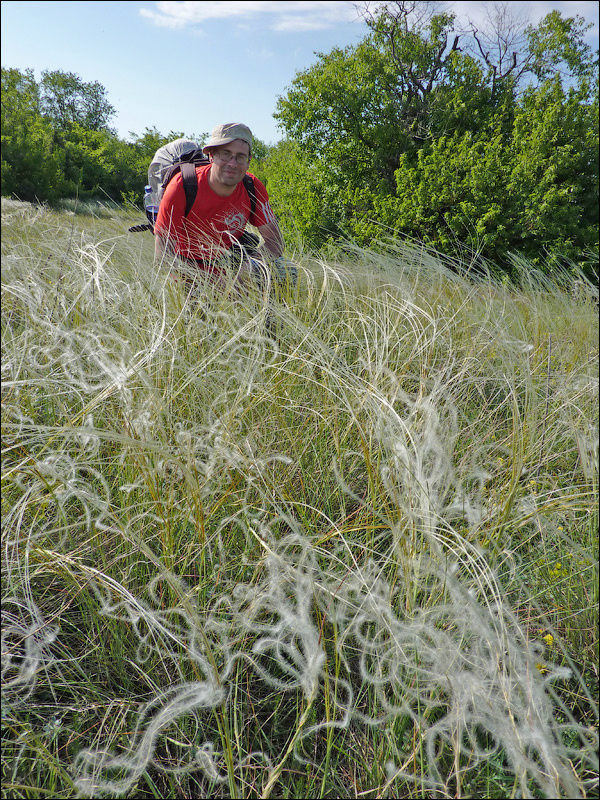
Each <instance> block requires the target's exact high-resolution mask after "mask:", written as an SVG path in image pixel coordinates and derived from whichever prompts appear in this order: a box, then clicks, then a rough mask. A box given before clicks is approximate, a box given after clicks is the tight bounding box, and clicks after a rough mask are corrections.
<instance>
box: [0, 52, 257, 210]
mask: <svg viewBox="0 0 600 800" xmlns="http://www.w3.org/2000/svg"><path fill="white" fill-rule="evenodd" d="M2 99H3V102H2V194H3V195H8V196H10V195H13V196H15V197H19V198H20V199H22V200H37V201H50V202H52V201H55V200H57V199H59V198H63V197H68V196H70V197H74V196H75V195H77V196H78V197H80V198H86V197H95V196H103V197H104V196H108V197H109V198H111V199H112V200H114V201H115V202H121V201H122V200H123V198H128V199H129V201H131V200H132V199H133V198H134V197H135V198H137V199H138V201H139V200H140V199H141V197H142V194H143V186H144V184H145V183H146V180H147V177H146V176H147V171H148V164H149V163H150V161H151V159H152V157H153V155H154V153H155V152H156V150H157V149H158V148H159V147H160V146H161V145H163V144H165V143H166V142H169V141H171V140H172V139H177V138H178V137H180V136H184V135H185V134H183V133H181V132H177V131H170V132H169V133H168V134H166V135H164V134H161V133H160V131H158V130H157V129H156V128H155V127H147V128H145V130H144V132H143V133H142V134H141V135H137V134H135V133H131V134H130V141H124V140H122V139H120V138H119V137H118V136H117V135H116V134H115V133H114V131H112V130H111V128H110V127H109V122H110V118H111V117H112V116H113V114H114V111H115V110H114V108H113V107H112V106H111V105H110V103H109V102H108V100H107V99H106V90H105V89H104V87H103V86H102V85H101V84H99V83H98V82H97V81H94V82H91V83H85V82H84V81H82V80H81V79H80V78H79V77H78V76H77V75H74V74H73V73H70V72H60V71H54V72H48V71H46V72H43V73H42V78H41V81H40V83H39V85H38V84H37V83H36V81H35V78H34V76H33V71H32V70H26V71H25V72H20V71H19V70H16V69H5V68H4V67H3V68H2ZM205 137H206V134H204V133H203V134H200V135H199V136H196V135H195V134H192V135H190V136H189V137H188V138H192V139H196V140H197V141H199V142H200V143H201V142H202V141H203V140H204V138H205ZM263 147H264V146H263Z"/></svg>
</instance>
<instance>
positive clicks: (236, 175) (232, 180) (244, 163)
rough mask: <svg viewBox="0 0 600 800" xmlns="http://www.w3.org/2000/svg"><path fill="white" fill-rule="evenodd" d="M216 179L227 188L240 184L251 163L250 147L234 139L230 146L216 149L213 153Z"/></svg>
mask: <svg viewBox="0 0 600 800" xmlns="http://www.w3.org/2000/svg"><path fill="white" fill-rule="evenodd" d="M211 155H212V162H213V164H212V167H211V170H213V171H214V172H213V174H214V177H215V178H216V179H217V181H218V182H219V183H223V184H225V185H226V186H235V185H236V184H237V183H239V182H240V181H241V180H242V178H243V177H244V175H245V174H246V170H247V169H248V164H249V162H250V146H249V144H248V142H244V141H242V139H234V141H233V142H230V143H229V144H224V145H221V147H215V149H214V150H213V151H212V153H211Z"/></svg>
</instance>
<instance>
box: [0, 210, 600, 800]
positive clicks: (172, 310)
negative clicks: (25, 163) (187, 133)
mask: <svg viewBox="0 0 600 800" xmlns="http://www.w3.org/2000/svg"><path fill="white" fill-rule="evenodd" d="M82 212H85V213H82ZM2 220H3V236H2V275H3V284H2V378H3V381H2V403H3V412H2V445H3V463H2V522H3V527H2V553H3V558H4V563H3V595H2V597H3V639H2V642H3V644H2V670H3V706H2V726H3V740H4V745H3V748H2V760H3V791H4V795H5V796H6V797H40V798H41V797H48V796H51V797H75V796H80V797H82V796H83V797H86V796H87V797H102V796H107V797H113V796H130V797H173V798H174V797H186V798H191V797H238V798H251V797H265V798H266V797H282V798H283V797H292V798H293V797H295V798H297V797H308V798H317V797H342V798H344V797H364V798H382V797H413V796H414V797H431V798H433V797H456V796H466V797H469V796H470V797H473V796H478V797H505V796H510V797H540V796H545V797H585V796H594V795H595V794H596V795H597V775H598V761H597V746H598V739H597V732H598V728H597V722H598V712H597V703H596V696H595V692H596V688H595V687H596V685H597V677H598V567H597V558H598V546H597V525H598V513H597V509H598V408H597V392H598V319H597V308H596V302H597V292H595V290H594V289H593V287H590V286H589V285H588V284H587V283H586V282H585V281H580V282H578V283H575V284H573V282H571V281H567V280H566V279H565V280H564V281H560V280H559V281H558V283H557V284H556V285H553V286H551V285H550V284H549V283H548V282H547V281H545V280H543V279H542V278H541V276H539V275H537V274H536V273H534V272H533V271H531V270H529V269H528V267H527V265H526V264H521V265H520V268H521V271H522V281H521V285H520V287H519V288H515V287H512V288H511V287H508V286H506V285H502V284H499V283H497V282H495V281H494V280H493V279H492V278H491V277H490V276H486V275H485V274H482V273H481V272H479V273H478V274H477V275H475V274H472V273H470V272H469V265H468V264H466V263H464V264H463V263H454V264H453V265H451V266H452V268H450V265H449V264H448V263H443V262H442V261H441V260H440V259H439V258H437V257H436V256H435V255H432V254H430V253H427V252H425V251H423V250H422V249H420V248H418V247H413V246H409V245H406V244H403V243H401V242H388V243H382V244H379V245H378V246H377V247H374V248H373V249H372V250H361V249H359V248H353V247H351V246H348V247H347V248H346V249H345V251H344V252H343V253H342V252H338V253H333V252H332V253H331V254H330V255H329V256H327V257H321V258H317V257H313V256H311V255H309V254H306V253H304V254H295V256H296V260H297V263H298V264H299V272H300V278H299V283H298V287H297V290H296V291H295V292H294V293H292V295H290V296H288V297H287V298H286V299H285V301H284V300H283V299H281V298H280V299H278V300H277V301H275V302H272V303H271V311H270V313H272V314H273V315H274V316H275V318H276V324H277V337H276V338H277V341H274V340H273V339H272V338H270V337H268V336H266V335H265V318H266V315H267V311H268V308H267V304H266V303H265V302H263V300H262V298H260V297H257V296H248V297H240V296H239V295H237V296H236V295H235V294H234V293H232V292H230V291H225V292H218V293H217V292H215V291H214V290H213V289H212V288H211V287H210V286H209V285H202V286H199V287H198V291H197V294H196V296H187V295H186V292H185V290H184V286H183V285H182V284H181V283H179V284H177V283H175V282H174V281H173V280H172V279H171V278H170V277H169V265H168V264H161V265H159V266H155V265H154V263H153V241H152V237H151V236H150V235H149V234H128V233H127V226H128V225H129V224H132V223H134V222H136V221H141V218H139V219H138V218H136V215H135V214H133V215H131V214H127V213H125V212H122V211H117V210H115V211H110V210H108V209H102V208H100V207H87V208H81V207H79V208H77V209H75V212H74V211H73V210H71V211H63V212H61V213H58V212H52V211H49V210H46V209H40V208H35V207H33V206H29V205H27V204H23V203H16V202H14V201H5V200H4V199H3V200H2ZM289 255H290V256H294V254H292V253H290V254H289Z"/></svg>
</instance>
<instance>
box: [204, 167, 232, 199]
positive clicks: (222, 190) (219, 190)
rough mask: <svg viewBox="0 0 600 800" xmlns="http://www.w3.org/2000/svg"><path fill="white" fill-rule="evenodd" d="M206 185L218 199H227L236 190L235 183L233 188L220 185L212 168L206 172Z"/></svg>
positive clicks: (223, 184) (224, 184)
mask: <svg viewBox="0 0 600 800" xmlns="http://www.w3.org/2000/svg"><path fill="white" fill-rule="evenodd" d="M208 185H209V186H210V188H211V189H212V190H213V192H214V193H215V194H218V195H219V197H229V195H232V194H233V193H234V192H235V190H236V188H237V183H236V184H234V185H233V186H228V185H227V184H226V183H221V182H220V181H218V180H216V178H215V176H214V170H213V168H212V167H211V168H210V169H209V170H208Z"/></svg>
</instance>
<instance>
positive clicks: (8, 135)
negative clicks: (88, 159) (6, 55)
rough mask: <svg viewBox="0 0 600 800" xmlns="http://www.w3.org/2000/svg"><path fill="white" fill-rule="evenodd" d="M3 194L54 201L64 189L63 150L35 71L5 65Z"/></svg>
mask: <svg viewBox="0 0 600 800" xmlns="http://www.w3.org/2000/svg"><path fill="white" fill-rule="evenodd" d="M1 120H2V194H3V195H13V196H15V197H18V198H20V199H21V200H29V201H32V200H52V199H54V198H56V197H60V196H61V194H62V193H63V191H64V180H63V174H62V157H61V153H60V152H59V151H58V149H57V148H56V147H55V141H54V131H53V128H52V126H51V124H50V123H49V122H48V120H47V119H45V118H44V117H43V116H42V115H41V113H40V95H39V88H38V85H37V83H36V81H35V79H34V76H33V71H32V70H25V71H24V72H20V71H19V70H17V69H5V68H4V67H2V116H1Z"/></svg>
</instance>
